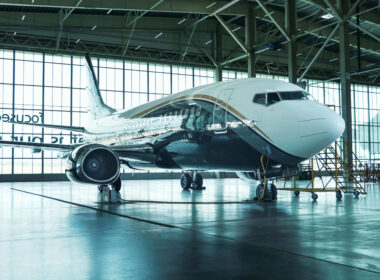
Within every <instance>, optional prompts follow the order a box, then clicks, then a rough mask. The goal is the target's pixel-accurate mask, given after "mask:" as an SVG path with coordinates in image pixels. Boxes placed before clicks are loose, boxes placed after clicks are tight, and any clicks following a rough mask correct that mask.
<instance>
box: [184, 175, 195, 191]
mask: <svg viewBox="0 0 380 280" xmlns="http://www.w3.org/2000/svg"><path fill="white" fill-rule="evenodd" d="M192 181H193V180H192V178H191V176H190V175H189V174H187V173H185V174H182V176H181V187H182V189H184V190H186V191H187V190H189V189H190V187H191V183H192Z"/></svg>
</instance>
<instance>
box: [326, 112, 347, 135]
mask: <svg viewBox="0 0 380 280" xmlns="http://www.w3.org/2000/svg"><path fill="white" fill-rule="evenodd" d="M334 114H335V115H334V116H332V117H331V122H332V123H331V127H330V136H331V142H333V141H335V140H336V139H337V138H339V137H340V136H342V134H343V132H344V130H345V129H346V123H345V121H344V120H343V118H342V117H341V116H340V115H338V114H336V113H335V112H334Z"/></svg>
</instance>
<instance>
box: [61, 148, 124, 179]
mask: <svg viewBox="0 0 380 280" xmlns="http://www.w3.org/2000/svg"><path fill="white" fill-rule="evenodd" d="M119 175H120V162H119V158H118V156H117V155H116V154H115V153H114V152H113V151H112V150H111V149H109V148H108V147H106V146H104V145H99V144H85V145H82V146H80V147H77V148H76V149H75V150H74V151H73V152H72V153H71V154H70V155H69V157H68V159H67V169H66V176H67V177H68V178H69V179H70V181H72V182H76V183H92V184H97V185H103V184H104V185H107V184H112V183H114V182H115V181H116V180H117V178H118V177H119Z"/></svg>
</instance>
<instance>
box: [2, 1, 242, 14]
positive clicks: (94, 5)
mask: <svg viewBox="0 0 380 280" xmlns="http://www.w3.org/2000/svg"><path fill="white" fill-rule="evenodd" d="M76 2H77V1H75V0H57V1H51V0H38V1H35V2H34V3H32V1H30V0H5V1H3V0H2V1H1V3H0V5H8V6H18V7H20V6H21V7H49V8H60V9H69V8H74V7H75V5H76ZM214 2H216V4H214V5H211V4H213V3H214ZM229 2H230V1H214V0H192V1H188V0H165V1H164V2H163V3H161V4H160V5H159V6H158V7H155V9H154V10H155V11H157V12H166V13H191V14H193V13H200V14H210V13H213V12H215V11H217V10H218V9H219V8H221V7H222V6H225V5H228V4H229ZM155 3H156V1H155V0H128V1H120V0H107V1H104V0H91V1H84V2H83V3H82V4H81V6H80V7H78V9H96V10H104V11H105V13H106V12H107V11H109V10H110V9H112V10H119V11H149V10H150V9H151V7H152V6H153V5H154V4H155ZM208 7H209V8H208ZM246 8H247V4H246V3H241V4H240V5H236V6H232V7H229V8H228V9H225V10H223V11H221V12H220V13H219V14H222V15H245V14H246V12H247V11H246Z"/></svg>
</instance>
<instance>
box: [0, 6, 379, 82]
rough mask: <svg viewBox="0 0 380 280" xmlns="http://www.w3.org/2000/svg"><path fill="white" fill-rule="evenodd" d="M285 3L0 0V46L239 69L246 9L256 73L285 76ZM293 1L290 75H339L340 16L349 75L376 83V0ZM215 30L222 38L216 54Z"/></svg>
mask: <svg viewBox="0 0 380 280" xmlns="http://www.w3.org/2000/svg"><path fill="white" fill-rule="evenodd" d="M286 2H287V0H255V1H254V0H251V1H247V0H246V1H244V0H240V1H239V0H234V1H224V0H220V1H214V0H191V1H188V0H128V1H118V0H107V1H106V0H91V1H90V0H56V1H50V0H8V1H1V0H0V47H2V48H18V49H25V50H43V51H47V52H55V53H68V54H83V53H90V54H93V55H97V56H104V57H118V58H120V57H124V58H128V59H139V60H148V61H154V62H171V63H179V64H186V65H187V64H190V65H198V66H211V67H215V66H216V65H218V64H221V65H223V67H224V69H234V70H244V71H246V69H247V45H246V43H245V42H246V20H245V19H246V16H247V14H248V11H249V10H250V9H251V10H254V14H255V17H256V32H255V37H256V43H255V44H254V46H252V48H253V50H254V52H255V56H256V71H257V72H262V73H268V72H269V73H271V74H285V75H287V74H286V73H287V72H288V50H287V49H288V45H289V43H288V41H289V40H290V37H289V33H287V29H286V24H285V23H286ZM296 6H297V13H296V15H297V25H296V33H295V38H294V39H296V57H297V76H298V77H300V76H301V75H302V74H303V73H304V74H305V77H307V78H317V79H326V80H333V79H335V78H339V32H336V31H337V29H338V28H337V24H338V22H339V21H340V20H347V21H348V22H349V34H350V37H349V45H350V47H349V52H350V64H351V69H352V73H353V74H352V80H353V81H355V80H356V81H360V82H366V83H371V84H380V77H379V76H380V67H379V66H380V16H379V13H380V3H379V1H378V0H355V1H354V0H352V1H351V8H350V12H349V14H350V16H349V17H347V18H345V19H342V18H340V15H339V14H338V13H336V9H337V7H336V5H335V2H334V1H333V0H301V1H296ZM217 30H220V32H221V36H222V44H221V45H220V46H221V54H220V55H219V56H221V58H218V59H217V58H216V56H217V55H216V41H217V33H218V32H217ZM219 41H220V39H219ZM358 46H359V48H358ZM359 49H360V51H359ZM358 58H360V59H358ZM311 62H312V63H311ZM305 70H306V71H305Z"/></svg>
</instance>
